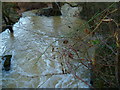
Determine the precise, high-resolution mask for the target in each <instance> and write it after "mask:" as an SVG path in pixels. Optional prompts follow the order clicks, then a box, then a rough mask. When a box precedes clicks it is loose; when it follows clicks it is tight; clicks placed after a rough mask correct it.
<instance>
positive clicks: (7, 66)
mask: <svg viewBox="0 0 120 90" xmlns="http://www.w3.org/2000/svg"><path fill="white" fill-rule="evenodd" d="M11 57H12V55H5V56H3V57H2V60H4V64H3V66H4V69H5V71H9V70H10V66H11Z"/></svg>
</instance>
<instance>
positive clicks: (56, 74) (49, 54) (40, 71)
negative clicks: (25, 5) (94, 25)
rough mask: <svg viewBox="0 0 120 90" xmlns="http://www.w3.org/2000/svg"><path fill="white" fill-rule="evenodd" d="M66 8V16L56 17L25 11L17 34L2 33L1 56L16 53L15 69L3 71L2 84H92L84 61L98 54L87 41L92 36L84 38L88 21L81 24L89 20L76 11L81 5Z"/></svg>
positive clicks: (76, 86) (54, 85)
mask: <svg viewBox="0 0 120 90" xmlns="http://www.w3.org/2000/svg"><path fill="white" fill-rule="evenodd" d="M67 7H68V6H67ZM64 8H65V6H64V7H63V15H62V16H53V17H46V16H36V15H35V14H34V13H33V12H32V11H28V12H25V13H23V15H22V17H21V18H20V19H19V21H18V22H16V24H14V26H13V30H14V35H13V34H11V33H9V31H8V30H6V31H4V32H2V33H1V34H0V37H2V39H1V40H0V43H1V44H2V45H1V46H2V47H0V56H4V55H12V58H11V69H10V70H9V71H5V70H2V73H0V76H2V88H89V85H90V71H89V70H88V69H87V67H85V66H84V65H83V64H82V63H81V61H80V60H82V59H88V58H93V57H94V50H95V49H94V48H89V47H88V45H87V44H86V42H88V41H89V40H90V36H88V37H87V38H85V39H84V40H81V38H84V37H85V36H86V35H87V34H86V33H85V32H84V29H85V28H88V25H86V26H85V28H84V27H81V26H82V25H83V23H85V21H83V20H80V18H78V17H74V16H73V15H72V14H74V13H76V11H77V9H78V8H76V7H75V8H72V9H69V10H68V9H66V10H65V9H64ZM78 31H79V33H78ZM87 40H88V41H87ZM74 49H75V50H74ZM86 50H87V51H86ZM85 51H86V52H88V53H87V54H86V52H85ZM78 56H79V57H78ZM0 62H1V63H3V61H2V59H0ZM82 62H83V63H84V64H85V65H88V64H89V61H85V60H83V61H82ZM88 66H89V65H88ZM0 67H1V68H2V67H3V65H2V64H1V66H0ZM76 75H78V76H79V77H80V78H82V80H84V81H81V80H80V79H78V78H76ZM86 83H87V84H89V85H87V84H86ZM0 84H1V83H0Z"/></svg>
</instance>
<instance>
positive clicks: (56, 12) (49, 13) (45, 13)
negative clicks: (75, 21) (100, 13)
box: [36, 8, 62, 16]
mask: <svg viewBox="0 0 120 90" xmlns="http://www.w3.org/2000/svg"><path fill="white" fill-rule="evenodd" d="M36 15H38V16H60V15H62V14H61V11H60V10H55V9H53V8H44V9H42V10H40V11H38V12H37V13H36Z"/></svg>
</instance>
